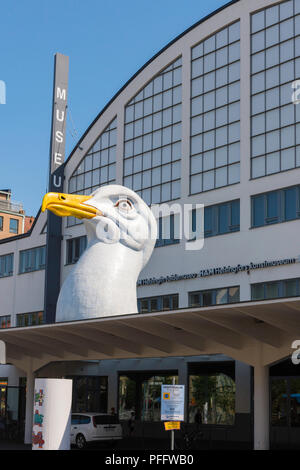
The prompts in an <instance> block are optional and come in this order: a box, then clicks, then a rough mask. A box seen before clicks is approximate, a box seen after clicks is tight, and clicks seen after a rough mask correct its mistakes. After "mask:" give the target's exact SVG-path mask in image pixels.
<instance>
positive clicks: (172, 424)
mask: <svg viewBox="0 0 300 470" xmlns="http://www.w3.org/2000/svg"><path fill="white" fill-rule="evenodd" d="M164 425H165V431H174V430H176V431H179V430H180V421H167V422H166V423H164Z"/></svg>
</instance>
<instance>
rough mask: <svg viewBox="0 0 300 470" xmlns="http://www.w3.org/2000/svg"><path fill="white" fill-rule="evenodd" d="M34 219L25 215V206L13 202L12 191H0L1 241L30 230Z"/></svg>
mask: <svg viewBox="0 0 300 470" xmlns="http://www.w3.org/2000/svg"><path fill="white" fill-rule="evenodd" d="M33 221H34V217H28V216H26V215H25V212H24V210H23V206H22V204H21V203H19V202H13V201H12V200H11V190H10V189H5V190H0V240H2V239H4V238H8V237H14V236H15V235H19V234H21V233H26V232H28V230H30V228H31V225H32V224H33Z"/></svg>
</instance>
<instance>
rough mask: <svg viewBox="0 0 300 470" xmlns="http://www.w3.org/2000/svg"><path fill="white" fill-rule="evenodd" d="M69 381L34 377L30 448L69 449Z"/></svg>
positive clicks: (70, 393)
mask: <svg viewBox="0 0 300 470" xmlns="http://www.w3.org/2000/svg"><path fill="white" fill-rule="evenodd" d="M71 404H72V380H66V379H36V380H35V387H34V400H33V426H32V449H33V450H68V449H70V432H71Z"/></svg>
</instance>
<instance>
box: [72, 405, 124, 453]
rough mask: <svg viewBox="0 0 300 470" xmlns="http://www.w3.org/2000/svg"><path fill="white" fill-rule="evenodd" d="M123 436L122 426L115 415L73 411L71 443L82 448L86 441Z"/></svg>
mask: <svg viewBox="0 0 300 470" xmlns="http://www.w3.org/2000/svg"><path fill="white" fill-rule="evenodd" d="M122 438H123V433H122V426H121V424H120V423H119V420H118V417H117V416H116V415H109V414H104V413H73V414H72V417H71V444H75V445H76V447H77V448H78V449H83V448H84V447H85V446H86V444H87V443H88V442H96V441H108V442H112V441H117V440H120V439H122Z"/></svg>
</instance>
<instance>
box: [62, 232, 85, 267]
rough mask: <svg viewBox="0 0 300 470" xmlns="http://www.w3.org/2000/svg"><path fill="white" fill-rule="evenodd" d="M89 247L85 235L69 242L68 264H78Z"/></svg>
mask: <svg viewBox="0 0 300 470" xmlns="http://www.w3.org/2000/svg"><path fill="white" fill-rule="evenodd" d="M86 245H87V237H86V236H85V235H84V236H82V237H76V238H72V239H71V240H67V258H66V264H74V263H76V262H77V261H78V260H79V258H80V256H81V255H82V253H83V252H84V250H85V249H86Z"/></svg>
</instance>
